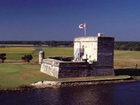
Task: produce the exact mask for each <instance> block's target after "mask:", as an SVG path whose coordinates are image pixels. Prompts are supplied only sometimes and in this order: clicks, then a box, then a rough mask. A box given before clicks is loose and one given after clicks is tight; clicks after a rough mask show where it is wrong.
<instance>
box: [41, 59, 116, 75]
mask: <svg viewBox="0 0 140 105" xmlns="http://www.w3.org/2000/svg"><path fill="white" fill-rule="evenodd" d="M41 72H43V73H46V74H48V75H50V76H54V77H56V78H66V77H87V76H97V75H113V74H114V72H113V69H112V67H101V66H96V63H93V64H89V63H88V62H72V61H60V60H56V59H49V58H48V59H44V60H43V63H42V64H41Z"/></svg>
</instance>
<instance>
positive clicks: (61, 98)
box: [0, 82, 140, 105]
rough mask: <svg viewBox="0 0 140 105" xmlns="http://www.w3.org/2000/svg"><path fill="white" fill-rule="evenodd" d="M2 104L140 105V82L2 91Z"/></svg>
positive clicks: (0, 95) (0, 98) (0, 103)
mask: <svg viewBox="0 0 140 105" xmlns="http://www.w3.org/2000/svg"><path fill="white" fill-rule="evenodd" d="M0 105H140V82H133V83H120V84H106V85H96V86H82V87H65V88H57V89H52V88H47V89H37V90H30V91H29V90H28V91H24V92H1V93H0Z"/></svg>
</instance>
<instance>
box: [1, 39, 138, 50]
mask: <svg viewBox="0 0 140 105" xmlns="http://www.w3.org/2000/svg"><path fill="white" fill-rule="evenodd" d="M5 44H11V45H12V44H21V45H25V44H28V45H33V46H42V45H47V46H48V47H73V41H0V47H6V45H5ZM114 45H115V50H131V51H140V42H132V41H117V42H115V44H114Z"/></svg>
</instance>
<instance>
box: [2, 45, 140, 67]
mask: <svg viewBox="0 0 140 105" xmlns="http://www.w3.org/2000/svg"><path fill="white" fill-rule="evenodd" d="M38 49H40V48H34V47H8V48H0V53H2V52H3V53H6V54H7V59H6V61H5V62H6V63H10V62H14V63H19V62H22V61H21V57H22V56H23V55H24V54H32V55H33V58H34V59H33V60H32V63H37V62H38ZM42 50H44V51H45V56H46V57H49V56H73V48H42ZM114 55H115V56H114V67H115V68H120V67H121V68H126V67H135V65H136V64H137V65H138V67H140V51H115V54H114Z"/></svg>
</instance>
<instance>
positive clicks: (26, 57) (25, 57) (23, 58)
mask: <svg viewBox="0 0 140 105" xmlns="http://www.w3.org/2000/svg"><path fill="white" fill-rule="evenodd" d="M21 59H22V60H23V61H25V62H30V61H31V60H32V59H33V57H32V55H31V54H27V55H24V56H22V57H21Z"/></svg>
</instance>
